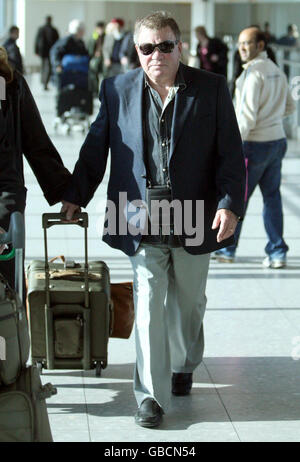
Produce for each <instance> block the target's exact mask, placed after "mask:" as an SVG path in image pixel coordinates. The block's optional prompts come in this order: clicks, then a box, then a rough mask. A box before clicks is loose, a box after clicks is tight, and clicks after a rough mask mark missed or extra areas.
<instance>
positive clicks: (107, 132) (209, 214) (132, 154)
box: [64, 64, 245, 255]
mask: <svg viewBox="0 0 300 462" xmlns="http://www.w3.org/2000/svg"><path fill="white" fill-rule="evenodd" d="M181 68H182V73H183V77H184V80H185V82H186V85H187V87H186V89H185V90H183V91H179V92H178V93H177V94H176V97H175V106H174V116H173V122H172V139H171V146H170V157H169V172H170V180H171V185H172V193H173V198H174V199H178V200H179V201H180V202H181V204H182V208H183V213H184V207H185V204H184V201H185V200H190V201H192V203H193V207H194V210H193V223H195V218H196V217H195V204H196V200H199V201H200V200H203V201H204V223H203V226H204V239H203V243H202V244H201V245H197V246H194V245H193V246H187V245H186V242H185V239H186V238H191V236H189V233H186V232H185V230H183V232H182V235H181V236H180V239H181V242H182V245H183V247H184V248H185V249H186V251H187V252H189V253H191V254H201V253H208V252H212V251H214V250H216V249H219V248H221V247H224V246H227V245H230V244H232V243H233V238H230V239H226V240H225V241H223V242H222V243H220V244H218V243H217V241H216V235H217V230H214V231H213V230H212V229H211V226H212V222H213V219H214V216H215V213H216V211H217V209H220V208H226V209H230V210H232V211H233V212H234V213H236V214H237V215H238V216H241V215H242V214H243V210H244V189H245V167H244V158H243V154H242V142H241V138H240V133H239V129H238V125H237V121H236V117H235V112H234V109H233V106H232V102H231V98H230V95H229V91H228V88H227V84H226V80H225V78H224V77H223V76H219V75H216V74H212V73H208V72H205V71H202V70H199V69H194V68H191V67H188V66H185V65H183V64H181ZM143 89H144V72H143V70H142V69H136V70H133V71H130V72H128V73H127V74H123V75H118V76H116V77H113V78H110V79H106V80H104V81H103V83H102V87H101V91H100V100H101V108H100V112H99V114H98V116H97V118H96V120H95V122H94V123H93V124H92V126H91V129H90V131H89V133H88V135H87V138H86V140H85V142H84V144H83V146H82V148H81V151H80V155H79V159H78V161H77V163H76V166H75V169H74V172H73V176H72V181H71V186H70V187H69V188H68V190H67V191H66V192H65V194H64V199H65V200H67V201H70V202H72V203H74V204H78V205H80V206H83V207H85V206H86V205H87V204H88V202H89V201H90V200H91V198H92V197H93V195H94V192H95V190H96V189H97V187H98V185H99V184H100V182H101V181H102V178H103V176H104V173H105V169H106V162H107V156H108V152H109V148H110V150H111V171H110V179H109V184H108V191H107V198H108V199H109V201H112V202H113V203H114V204H115V207H116V214H117V216H119V214H120V215H121V216H122V217H123V218H124V217H126V220H127V223H131V225H132V219H133V218H134V212H132V211H130V207H129V203H132V201H135V200H145V191H146V180H145V174H146V169H145V164H144V157H143V156H144V152H143V128H142V96H143ZM119 192H126V193H127V197H128V202H127V203H125V204H122V203H121V204H119ZM108 205H109V206H110V205H111V202H109V203H108ZM138 210H139V211H140V209H138ZM135 213H137V212H135ZM141 221H143V219H141ZM132 226H133V225H132ZM139 226H140V228H141V227H142V226H141V223H138V224H137V227H139ZM133 234H134V233H126V232H124V230H122V229H119V227H118V226H117V227H116V230H114V229H112V230H110V231H109V232H106V233H105V235H104V236H103V240H104V241H105V242H107V243H108V244H109V245H110V246H112V247H114V248H118V249H121V250H122V251H124V252H125V253H126V254H127V255H133V254H134V253H135V251H136V249H137V247H138V246H139V242H140V240H141V233H137V235H135V236H134V235H133Z"/></svg>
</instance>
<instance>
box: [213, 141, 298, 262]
mask: <svg viewBox="0 0 300 462" xmlns="http://www.w3.org/2000/svg"><path fill="white" fill-rule="evenodd" d="M243 149H244V156H245V158H246V159H248V194H247V199H246V201H245V213H246V209H247V206H248V202H249V199H250V197H251V194H252V193H253V191H254V190H255V188H256V186H257V185H259V187H260V190H261V193H262V196H263V202H264V208H263V220H264V225H265V230H266V233H267V236H268V243H267V245H266V247H265V252H266V254H267V255H268V256H269V257H270V259H271V260H272V259H274V258H276V259H280V260H284V259H285V257H286V252H287V251H288V250H289V248H288V246H287V245H286V243H285V242H284V239H283V212H282V202H281V195H280V182H281V163H282V159H283V157H284V155H285V153H286V149H287V141H286V139H285V138H282V139H280V140H275V141H268V142H257V141H245V142H244V143H243ZM241 229H242V223H241V222H239V223H238V225H237V227H236V231H235V233H234V238H235V245H232V246H229V247H226V248H225V249H222V251H223V253H224V254H225V255H229V256H234V254H235V251H236V248H237V246H238V242H239V237H240V233H241Z"/></svg>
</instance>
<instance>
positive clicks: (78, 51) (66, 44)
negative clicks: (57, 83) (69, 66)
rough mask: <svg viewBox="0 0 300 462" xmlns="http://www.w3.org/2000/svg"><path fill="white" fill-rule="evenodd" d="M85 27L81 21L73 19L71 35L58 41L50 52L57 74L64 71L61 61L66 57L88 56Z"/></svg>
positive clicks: (70, 29) (70, 26)
mask: <svg viewBox="0 0 300 462" xmlns="http://www.w3.org/2000/svg"><path fill="white" fill-rule="evenodd" d="M84 34H85V26H84V24H83V22H81V21H79V19H73V20H72V21H71V22H70V24H69V35H67V36H66V37H63V38H62V39H60V40H58V41H57V42H56V43H55V44H54V45H53V47H52V48H51V50H50V59H51V64H52V67H53V69H55V70H56V72H57V73H60V72H61V71H62V65H61V61H62V59H63V57H64V56H65V55H82V56H84V55H86V56H88V50H87V48H86V46H85V43H84V41H83V37H84Z"/></svg>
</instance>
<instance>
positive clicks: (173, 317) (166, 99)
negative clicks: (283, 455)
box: [62, 12, 245, 427]
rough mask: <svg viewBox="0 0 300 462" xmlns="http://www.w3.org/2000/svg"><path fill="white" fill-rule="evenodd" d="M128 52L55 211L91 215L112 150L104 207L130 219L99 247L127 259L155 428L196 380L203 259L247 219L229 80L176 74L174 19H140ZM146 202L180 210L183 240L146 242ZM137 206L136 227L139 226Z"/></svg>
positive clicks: (137, 382) (140, 385) (172, 229)
mask: <svg viewBox="0 0 300 462" xmlns="http://www.w3.org/2000/svg"><path fill="white" fill-rule="evenodd" d="M134 41H135V44H136V50H137V52H138V55H139V59H140V62H141V68H139V69H136V70H132V71H129V72H128V73H126V74H123V75H119V76H117V77H114V78H110V79H106V80H104V81H103V83H102V87H101V91H100V100H101V108H100V112H99V115H98V117H97V119H96V121H95V122H94V123H93V125H92V127H91V129H90V132H89V134H88V136H87V138H86V141H85V143H84V145H83V147H82V149H81V152H80V156H79V160H78V161H77V164H76V166H75V170H74V172H73V178H72V183H71V185H70V188H69V189H68V190H67V191H66V193H65V194H64V199H65V201H64V203H63V208H62V211H65V212H66V217H67V219H71V218H72V216H73V212H74V211H75V210H76V209H78V208H79V206H83V207H85V206H86V205H87V204H88V202H89V201H90V200H91V198H92V196H93V194H94V192H95V190H96V188H97V187H98V185H99V183H100V182H101V180H102V178H103V175H104V173H105V168H106V163H107V156H108V151H109V148H110V150H111V173H110V181H109V186H108V199H109V204H110V206H111V203H113V204H114V205H115V212H116V213H115V215H114V216H116V217H122V218H125V219H126V220H127V227H128V229H126V230H124V223H121V222H120V221H119V222H118V223H116V227H115V229H113V226H111V228H110V229H109V228H108V232H106V233H105V235H104V238H103V239H104V241H105V242H107V243H108V244H109V245H110V246H112V247H114V248H118V249H121V250H122V251H124V252H125V253H126V254H127V255H128V256H129V257H130V259H131V263H132V266H133V270H134V297H135V320H136V323H135V325H136V354H137V359H136V368H135V375H134V391H135V396H136V400H137V403H138V406H139V408H138V411H137V413H136V416H135V420H136V423H137V424H138V425H141V426H143V427H155V426H158V425H159V424H160V422H161V420H162V415H163V413H164V412H166V410H167V408H168V405H169V401H170V397H171V392H172V393H173V394H174V395H188V394H189V393H190V390H191V387H192V373H193V371H194V370H195V368H196V367H197V366H198V365H199V364H200V363H201V361H202V356H203V350H204V337H203V325H202V322H203V317H204V312H205V307H206V296H205V287H206V279H207V273H208V265H209V253H210V252H212V251H214V250H216V249H218V248H221V247H223V246H224V245H229V244H230V243H232V242H233V238H232V236H233V233H234V229H235V227H236V224H237V221H238V217H239V216H240V215H241V214H242V211H243V199H244V183H245V169H244V159H243V156H242V145H241V139H240V134H239V131H238V126H237V122H236V118H235V113H234V109H233V106H232V103H231V98H230V95H229V91H228V88H227V86H226V80H225V78H224V77H223V76H219V75H215V74H211V73H207V72H205V71H202V70H199V69H195V68H190V67H188V66H185V65H183V64H182V63H180V54H181V49H182V43H181V41H180V31H179V28H178V25H177V23H176V22H175V20H174V19H173V18H172V17H170V16H169V15H168V14H167V13H165V12H156V13H153V14H151V15H149V16H147V17H145V18H143V19H142V20H139V21H138V22H137V23H136V26H135V34H134ZM120 192H122V194H124V193H126V199H125V200H120ZM151 197H152V198H153V197H156V198H160V199H165V201H168V200H169V201H170V200H171V199H173V200H174V202H175V201H176V205H177V208H176V210H175V213H176V212H177V211H178V209H180V211H181V212H182V214H181V216H182V217H184V220H183V221H184V225H185V226H184V229H181V230H180V231H178V229H177V225H178V222H175V223H174V226H173V225H172V223H173V222H172V220H171V219H170V220H169V222H168V223H167V224H169V227H168V226H167V227H166V228H168V232H167V231H166V232H164V231H165V230H163V228H164V224H165V223H163V222H162V221H161V220H160V218H158V228H159V232H158V233H157V234H156V235H152V234H149V233H148V235H147V232H146V230H147V214H143V213H142V211H143V210H144V208H143V207H145V204H147V206H148V209H149V210H151V212H150V222H151V231H152V225H154V224H156V223H154V220H153V215H151V214H152V206H153V203H154V202H155V201H154V200H153V201H152V202H151ZM203 203H204V206H203V207H202V208H201V204H202V205H203ZM134 204H135V207H136V210H138V216H139V220H134V218H136V216H134V215H133V209H134V207H133V205H134ZM199 204H200V206H199ZM198 206H199V207H198ZM174 209H175V206H174ZM201 210H202V211H201ZM107 218H108V219H109V218H110V216H108V215H107ZM156 218H157V216H156ZM199 218H200V221H199ZM195 223H196V226H195ZM138 224H139V226H138ZM193 226H194V228H193V230H191V229H190V228H191V227H193ZM140 230H142V231H140ZM190 231H191V232H190ZM153 234H154V233H153ZM197 234H198V238H197ZM195 235H196V237H195ZM171 385H172V386H171Z"/></svg>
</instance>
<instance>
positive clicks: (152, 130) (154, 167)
mask: <svg viewBox="0 0 300 462" xmlns="http://www.w3.org/2000/svg"><path fill="white" fill-rule="evenodd" d="M185 88H186V84H185V82H184V78H183V76H182V73H181V72H180V71H178V73H177V76H176V80H175V84H174V86H173V87H172V88H170V90H169V94H168V97H167V99H166V100H165V103H164V104H163V102H162V100H161V97H160V96H159V94H158V92H157V91H156V90H154V88H152V87H151V86H150V85H149V83H148V80H147V78H145V99H144V104H145V112H144V114H145V132H144V146H145V156H146V159H145V160H146V166H147V177H148V180H150V183H151V185H152V186H153V185H166V184H167V181H168V176H169V175H168V159H169V155H170V143H171V129H172V119H173V112H174V101H175V96H176V93H177V91H183V90H184V89H185Z"/></svg>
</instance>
